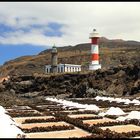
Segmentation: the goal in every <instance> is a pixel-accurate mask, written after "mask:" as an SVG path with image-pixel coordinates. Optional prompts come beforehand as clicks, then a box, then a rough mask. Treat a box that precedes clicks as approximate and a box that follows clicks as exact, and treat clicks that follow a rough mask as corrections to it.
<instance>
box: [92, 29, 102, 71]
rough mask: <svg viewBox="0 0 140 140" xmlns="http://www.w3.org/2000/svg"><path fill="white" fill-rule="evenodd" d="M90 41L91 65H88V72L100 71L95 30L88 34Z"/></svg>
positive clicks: (97, 36) (97, 35) (97, 37)
mask: <svg viewBox="0 0 140 140" xmlns="http://www.w3.org/2000/svg"><path fill="white" fill-rule="evenodd" d="M90 39H91V55H92V57H91V64H90V65H89V70H97V69H101V65H100V64H99V47H98V39H99V34H98V33H97V31H96V29H93V32H92V33H90Z"/></svg>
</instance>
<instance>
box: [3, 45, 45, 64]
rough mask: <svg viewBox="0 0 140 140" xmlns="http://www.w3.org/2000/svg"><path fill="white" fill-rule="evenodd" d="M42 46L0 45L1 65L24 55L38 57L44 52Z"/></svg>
mask: <svg viewBox="0 0 140 140" xmlns="http://www.w3.org/2000/svg"><path fill="white" fill-rule="evenodd" d="M43 50H44V47H42V46H38V47H36V46H32V45H27V44H25V45H0V65H2V64H3V63H4V62H6V61H9V60H12V59H15V58H17V57H20V56H24V55H36V54H38V53H39V52H41V51H43Z"/></svg>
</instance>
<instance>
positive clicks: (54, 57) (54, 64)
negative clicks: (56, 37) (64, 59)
mask: <svg viewBox="0 0 140 140" xmlns="http://www.w3.org/2000/svg"><path fill="white" fill-rule="evenodd" d="M51 54H52V58H51V72H52V73H56V72H57V59H58V58H57V57H58V56H57V48H56V47H55V45H54V46H53V47H52V51H51Z"/></svg>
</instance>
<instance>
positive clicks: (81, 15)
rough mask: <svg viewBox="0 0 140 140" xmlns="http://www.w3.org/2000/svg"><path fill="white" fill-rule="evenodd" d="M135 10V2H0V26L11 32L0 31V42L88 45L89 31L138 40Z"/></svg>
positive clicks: (137, 10) (138, 22)
mask: <svg viewBox="0 0 140 140" xmlns="http://www.w3.org/2000/svg"><path fill="white" fill-rule="evenodd" d="M139 7H140V3H138V2H14V3H13V2H3V3H1V4H0V23H1V24H3V25H5V26H7V27H10V28H11V29H15V30H13V31H12V30H11V31H10V30H9V33H7V32H4V31H3V32H2V34H3V35H2V36H0V43H1V44H32V45H43V46H52V45H53V44H54V43H55V44H56V46H65V45H76V44H79V43H87V42H90V40H89V33H90V32H91V31H92V29H93V28H96V29H97V30H98V32H99V33H100V35H101V36H105V37H108V38H111V39H113V38H114V39H115V38H121V39H125V40H137V41H140V37H139V34H140V31H139V30H138V29H139V25H140V8H139ZM0 28H1V26H0ZM0 35H1V33H0Z"/></svg>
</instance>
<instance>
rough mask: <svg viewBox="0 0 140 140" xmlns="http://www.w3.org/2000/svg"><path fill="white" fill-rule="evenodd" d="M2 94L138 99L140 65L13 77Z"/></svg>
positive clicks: (1, 91)
mask: <svg viewBox="0 0 140 140" xmlns="http://www.w3.org/2000/svg"><path fill="white" fill-rule="evenodd" d="M3 92H5V93H11V94H12V95H13V94H15V95H16V96H18V97H22V98H23V97H24V98H25V97H26V98H31V99H34V98H35V97H44V96H57V97H61V98H65V97H67V98H70V97H80V98H82V97H95V96H97V95H100V96H102V95H107V96H113V97H114V96H126V95H127V96H132V95H138V96H139V95H140V63H135V64H133V65H124V66H123V65H120V66H117V67H112V68H109V69H101V70H97V71H94V72H87V73H83V72H80V73H74V74H58V75H49V76H46V75H31V76H12V77H10V79H9V80H8V81H4V82H3V83H2V84H1V85H0V93H3ZM0 95H2V94H0Z"/></svg>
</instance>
